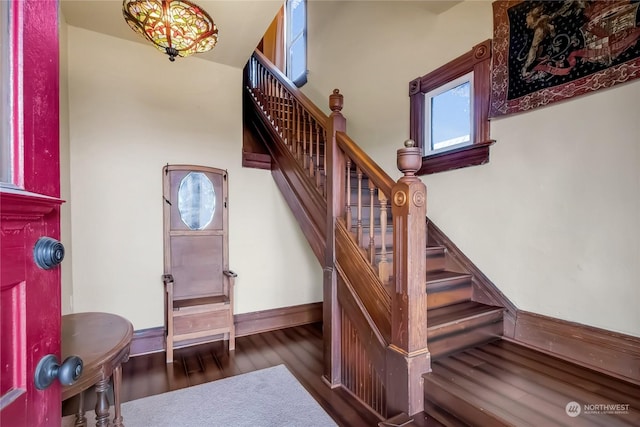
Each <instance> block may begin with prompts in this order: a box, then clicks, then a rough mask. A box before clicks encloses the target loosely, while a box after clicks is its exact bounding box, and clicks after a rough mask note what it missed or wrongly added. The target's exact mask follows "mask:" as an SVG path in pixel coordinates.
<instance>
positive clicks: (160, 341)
mask: <svg viewBox="0 0 640 427" xmlns="http://www.w3.org/2000/svg"><path fill="white" fill-rule="evenodd" d="M164 335H165V334H164V327H163V326H157V327H155V328H148V329H140V330H138V331H133V339H132V340H131V349H130V351H129V354H130V356H141V355H143V354H149V353H157V352H159V351H164Z"/></svg>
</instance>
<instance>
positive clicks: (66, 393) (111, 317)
mask: <svg viewBox="0 0 640 427" xmlns="http://www.w3.org/2000/svg"><path fill="white" fill-rule="evenodd" d="M132 338H133V325H132V324H131V322H129V321H128V320H127V319H125V318H123V317H120V316H117V315H115V314H109V313H74V314H68V315H65V316H62V360H64V359H65V358H67V357H68V356H79V357H80V358H81V359H82V361H83V362H84V367H83V371H82V375H81V376H80V378H79V379H78V381H77V382H76V383H75V384H72V385H70V386H65V387H63V388H62V400H65V399H68V398H70V397H72V396H75V395H76V394H78V393H80V405H79V408H78V413H77V415H76V423H75V425H76V426H86V425H87V419H86V418H85V416H84V408H83V406H84V399H83V397H82V393H83V392H84V391H85V390H86V389H88V388H89V387H91V386H92V385H94V384H95V386H96V393H97V401H96V426H98V427H106V426H108V425H109V400H108V399H107V393H106V391H107V390H108V388H109V378H110V377H111V376H112V375H113V396H114V399H113V400H114V402H113V404H114V406H115V417H114V419H113V425H114V427H124V424H123V423H122V414H121V412H120V386H121V384H122V363H124V362H126V361H127V360H129V347H130V346H131V339H132Z"/></svg>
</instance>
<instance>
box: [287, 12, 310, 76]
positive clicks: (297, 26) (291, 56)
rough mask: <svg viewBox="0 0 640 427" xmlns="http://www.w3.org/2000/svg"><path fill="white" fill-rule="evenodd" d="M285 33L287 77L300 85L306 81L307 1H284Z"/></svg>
mask: <svg viewBox="0 0 640 427" xmlns="http://www.w3.org/2000/svg"><path fill="white" fill-rule="evenodd" d="M285 25H286V28H287V31H286V35H285V42H286V52H287V60H286V64H287V77H289V79H291V81H292V82H293V83H294V84H295V85H296V86H297V87H301V86H302V85H304V84H305V83H306V82H307V3H306V0H288V1H287V3H286V17H285Z"/></svg>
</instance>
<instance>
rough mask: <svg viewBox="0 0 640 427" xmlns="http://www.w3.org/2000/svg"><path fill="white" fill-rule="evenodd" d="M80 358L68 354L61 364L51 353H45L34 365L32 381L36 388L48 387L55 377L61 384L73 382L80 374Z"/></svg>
mask: <svg viewBox="0 0 640 427" xmlns="http://www.w3.org/2000/svg"><path fill="white" fill-rule="evenodd" d="M82 366H83V364H82V359H80V358H79V357H78V356H69V357H67V358H66V359H64V362H62V365H61V364H60V363H59V362H58V358H57V357H56V356H54V355H53V354H47V355H46V356H44V357H43V358H42V359H40V362H38V366H37V367H36V373H35V376H34V382H35V384H36V388H37V389H38V390H44V389H45V388H47V387H49V386H50V385H51V384H52V383H53V381H54V380H55V379H56V378H57V379H58V380H59V381H60V383H61V384H62V385H71V384H73V383H75V382H76V381H77V380H78V378H80V375H81V374H82Z"/></svg>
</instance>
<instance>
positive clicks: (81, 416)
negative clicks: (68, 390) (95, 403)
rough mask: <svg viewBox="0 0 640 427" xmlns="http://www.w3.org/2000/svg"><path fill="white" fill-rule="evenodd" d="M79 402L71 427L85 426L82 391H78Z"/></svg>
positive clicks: (85, 418)
mask: <svg viewBox="0 0 640 427" xmlns="http://www.w3.org/2000/svg"><path fill="white" fill-rule="evenodd" d="M79 397H80V403H79V404H78V413H77V414H76V422H75V424H74V425H73V427H87V417H85V416H84V392H83V391H81V392H80V396H79Z"/></svg>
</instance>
